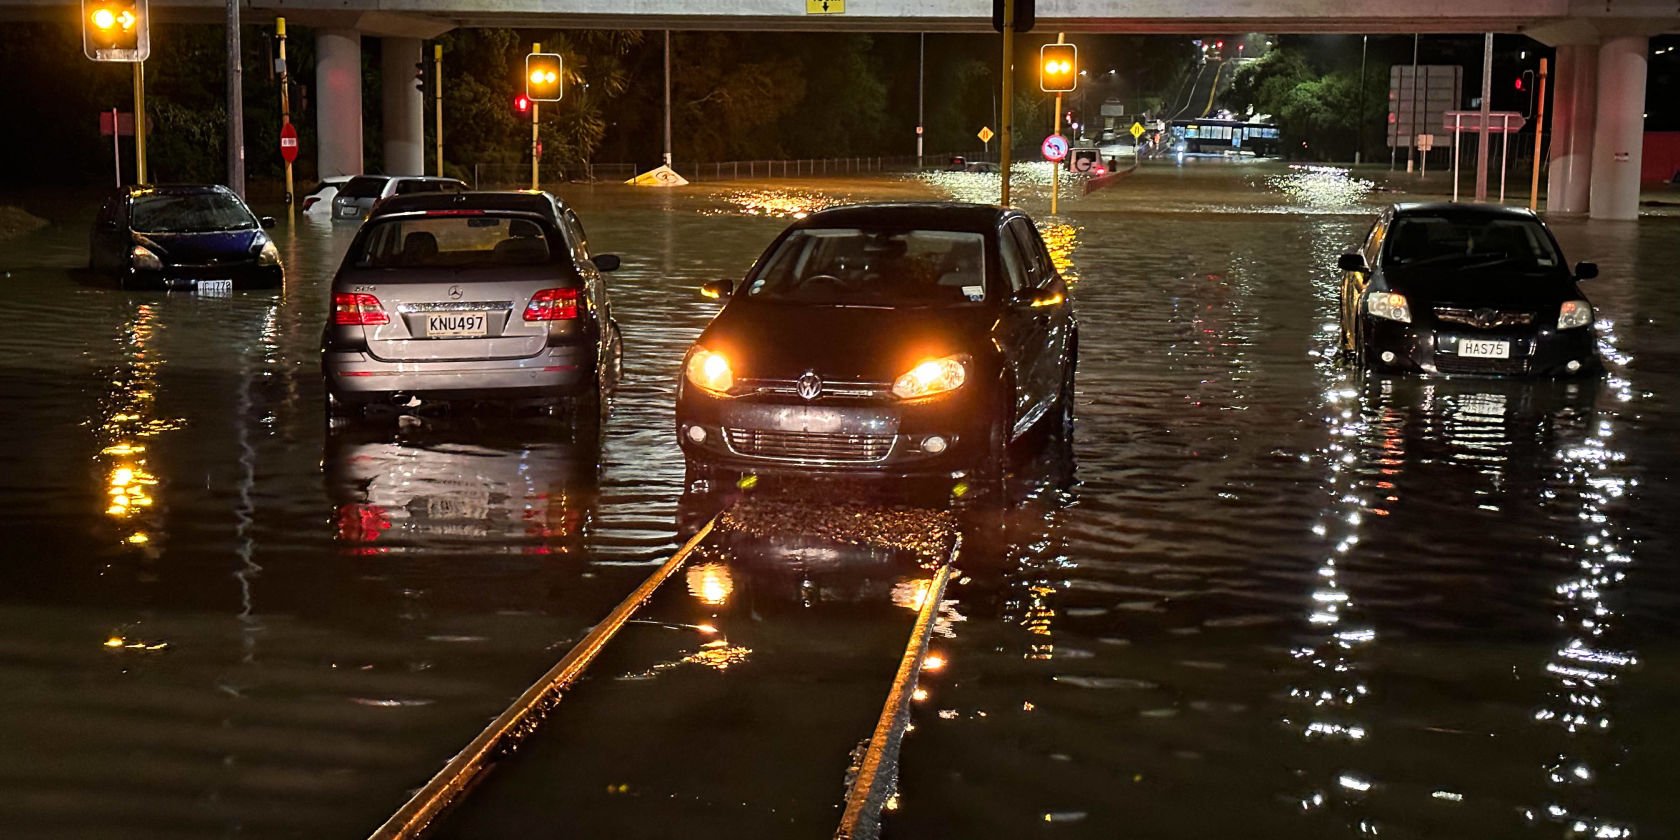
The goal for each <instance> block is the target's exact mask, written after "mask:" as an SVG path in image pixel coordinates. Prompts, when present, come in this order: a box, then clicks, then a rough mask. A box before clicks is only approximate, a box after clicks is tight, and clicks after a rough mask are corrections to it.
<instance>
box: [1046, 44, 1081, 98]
mask: <svg viewBox="0 0 1680 840" xmlns="http://www.w3.org/2000/svg"><path fill="white" fill-rule="evenodd" d="M1038 59H1039V61H1038V69H1039V75H1038V86H1039V87H1040V88H1042V89H1043V90H1044V91H1045V92H1047V93H1067V92H1068V91H1070V90H1073V89H1074V88H1076V87H1078V86H1079V49H1078V48H1077V47H1075V46H1074V45H1072V44H1045V45H1044V46H1043V47H1042V48H1040V49H1039V51H1038Z"/></svg>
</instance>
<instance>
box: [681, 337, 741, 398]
mask: <svg viewBox="0 0 1680 840" xmlns="http://www.w3.org/2000/svg"><path fill="white" fill-rule="evenodd" d="M683 369H684V372H685V375H686V376H687V377H688V381H689V382H690V383H692V384H693V385H694V387H696V388H699V389H700V390H702V391H710V392H712V393H714V394H727V393H729V389H730V388H733V387H735V372H734V371H733V370H731V369H730V368H729V359H727V358H725V357H724V355H723V354H722V353H713V352H712V351H710V350H707V349H706V348H704V347H698V346H697V347H695V348H694V351H693V352H692V353H690V354H689V355H688V364H686V365H684V366H683Z"/></svg>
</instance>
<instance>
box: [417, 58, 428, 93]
mask: <svg viewBox="0 0 1680 840" xmlns="http://www.w3.org/2000/svg"><path fill="white" fill-rule="evenodd" d="M414 89H415V90H417V91H420V92H421V93H425V92H426V62H424V61H416V62H414Z"/></svg>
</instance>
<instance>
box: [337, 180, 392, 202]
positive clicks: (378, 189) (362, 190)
mask: <svg viewBox="0 0 1680 840" xmlns="http://www.w3.org/2000/svg"><path fill="white" fill-rule="evenodd" d="M389 180H391V179H390V178H380V177H377V176H373V175H359V176H357V177H355V178H351V179H350V183H348V184H345V185H344V186H343V187H342V188H340V189H339V191H338V194H339V195H341V196H344V197H345V198H378V197H379V194H380V193H382V192H384V191H385V182H386V181H389Z"/></svg>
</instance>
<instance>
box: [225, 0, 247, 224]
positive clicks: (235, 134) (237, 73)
mask: <svg viewBox="0 0 1680 840" xmlns="http://www.w3.org/2000/svg"><path fill="white" fill-rule="evenodd" d="M242 58H243V56H242V54H241V50H240V46H239V0H228V2H227V121H228V122H227V179H228V183H227V186H228V189H231V190H233V191H234V193H235V194H237V195H238V196H239V197H240V198H244V197H245V67H244V62H243V60H242Z"/></svg>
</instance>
